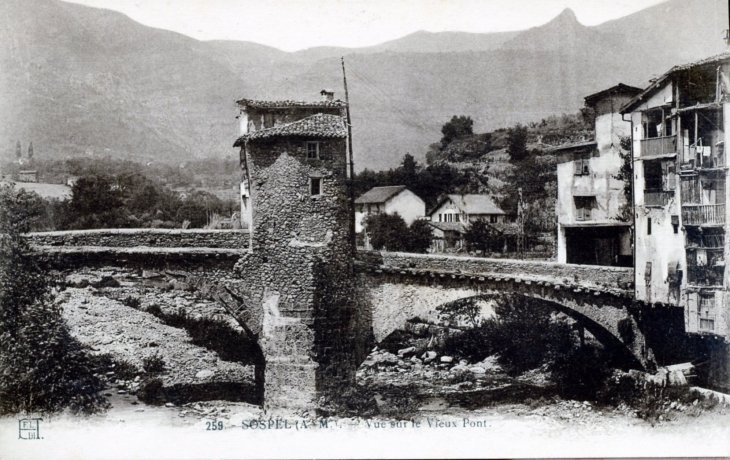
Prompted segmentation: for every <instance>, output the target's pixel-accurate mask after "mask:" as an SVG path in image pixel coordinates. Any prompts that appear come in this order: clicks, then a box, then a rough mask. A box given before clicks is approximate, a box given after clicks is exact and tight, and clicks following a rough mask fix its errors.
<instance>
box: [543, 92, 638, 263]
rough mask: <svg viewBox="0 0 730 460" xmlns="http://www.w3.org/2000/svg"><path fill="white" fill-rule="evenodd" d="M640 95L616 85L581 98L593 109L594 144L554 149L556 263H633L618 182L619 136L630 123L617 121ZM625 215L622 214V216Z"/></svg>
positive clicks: (621, 187) (627, 132) (626, 133)
mask: <svg viewBox="0 0 730 460" xmlns="http://www.w3.org/2000/svg"><path fill="white" fill-rule="evenodd" d="M641 92H642V90H641V89H640V88H634V87H633V86H628V85H624V84H622V83H619V84H618V85H615V86H612V87H611V88H608V89H605V90H603V91H600V92H598V93H595V94H591V95H590V96H586V98H585V105H586V107H588V108H591V109H593V110H594V111H595V125H594V129H595V141H590V142H581V143H577V144H572V145H566V146H562V147H558V148H556V149H554V153H555V154H556V157H557V158H558V165H557V173H558V200H557V203H556V214H557V216H558V262H559V263H571V264H585V265H621V266H630V265H631V264H632V263H633V260H632V251H631V224H632V222H631V220H632V219H631V215H630V214H631V212H630V211H631V209H630V207H629V208H628V210H627V211H623V210H624V209H625V208H626V205H627V202H626V197H625V196H624V187H625V185H626V182H624V181H623V180H619V172H620V170H621V166H622V164H623V159H622V157H621V153H620V144H621V138H622V137H624V136H630V135H631V124H630V123H627V122H625V121H623V119H622V118H621V114H620V113H619V109H620V108H621V106H623V105H624V104H626V103H627V102H629V101H630V100H631V99H632V98H633V97H635V96H636V95H637V94H639V93H641ZM628 179H629V178H628V177H627V178H626V180H628ZM626 212H628V216H627V217H625V216H622V214H625V213H626Z"/></svg>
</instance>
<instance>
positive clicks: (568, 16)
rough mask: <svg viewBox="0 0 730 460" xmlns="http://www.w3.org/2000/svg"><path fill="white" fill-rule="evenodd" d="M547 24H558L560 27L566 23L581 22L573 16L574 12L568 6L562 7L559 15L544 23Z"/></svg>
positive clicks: (575, 23) (576, 23)
mask: <svg viewBox="0 0 730 460" xmlns="http://www.w3.org/2000/svg"><path fill="white" fill-rule="evenodd" d="M546 25H547V26H552V25H559V26H561V27H564V26H566V25H571V26H575V25H579V26H582V25H583V24H581V23H580V21H578V18H577V17H576V16H575V13H574V12H573V10H571V9H570V8H566V9H564V10H563V11H562V12H561V13H560V14H559V15H557V16H555V17H554V18H553V20H552V21H550V22H548V23H547V24H546Z"/></svg>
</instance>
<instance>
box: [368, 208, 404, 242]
mask: <svg viewBox="0 0 730 460" xmlns="http://www.w3.org/2000/svg"><path fill="white" fill-rule="evenodd" d="M364 224H365V228H366V231H367V232H368V235H370V244H371V245H372V246H373V248H374V249H377V250H381V249H385V250H387V251H407V250H408V236H409V235H408V233H409V232H408V225H406V222H405V221H404V220H403V218H402V217H401V216H399V215H398V214H370V215H369V216H367V217H366V218H365V222H364Z"/></svg>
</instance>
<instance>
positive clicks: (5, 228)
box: [0, 186, 108, 415]
mask: <svg viewBox="0 0 730 460" xmlns="http://www.w3.org/2000/svg"><path fill="white" fill-rule="evenodd" d="M18 197H19V194H17V193H16V192H15V191H14V190H13V187H11V186H2V187H0V204H2V206H0V343H2V344H3V346H2V347H0V369H2V372H0V415H4V414H17V413H31V412H40V413H44V412H55V411H59V410H62V409H64V408H66V407H68V408H70V409H71V410H72V411H73V412H87V413H88V412H95V411H98V410H101V409H104V408H105V407H107V406H108V403H107V402H106V400H105V399H104V397H103V396H101V394H100V393H99V392H100V391H101V390H102V389H103V384H102V383H101V381H100V380H99V378H98V377H97V373H98V370H97V369H95V368H94V366H93V365H92V364H91V362H90V360H89V359H88V356H87V355H86V354H85V352H84V350H83V349H82V347H81V344H79V343H78V342H77V341H76V340H74V339H73V337H72V336H71V334H70V333H69V331H68V328H67V326H66V323H65V322H64V319H63V316H62V314H61V311H62V310H61V307H60V306H57V305H54V304H53V302H52V301H51V300H52V299H51V294H50V286H49V278H48V275H47V272H48V270H47V269H46V268H44V267H43V266H42V265H41V264H40V262H39V261H38V258H36V257H34V256H33V255H32V254H31V250H30V247H29V246H28V244H27V243H26V242H25V241H24V239H23V238H22V236H21V235H20V232H22V231H24V230H25V229H27V228H29V227H30V225H31V224H30V222H28V220H29V219H32V218H33V217H32V216H31V215H30V214H32V213H29V214H26V213H22V212H21V213H18V211H17V210H19V209H25V207H26V206H25V203H23V202H21V201H19V200H18Z"/></svg>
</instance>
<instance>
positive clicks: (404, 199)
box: [355, 185, 426, 233]
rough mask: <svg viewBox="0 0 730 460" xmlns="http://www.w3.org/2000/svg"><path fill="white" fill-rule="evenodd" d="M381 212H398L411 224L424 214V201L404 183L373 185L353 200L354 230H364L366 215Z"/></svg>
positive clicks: (358, 231)
mask: <svg viewBox="0 0 730 460" xmlns="http://www.w3.org/2000/svg"><path fill="white" fill-rule="evenodd" d="M381 213H384V214H398V215H399V216H401V217H402V218H403V220H404V221H405V222H406V224H408V225H411V224H412V223H413V221H414V220H416V219H419V218H421V217H423V216H425V215H426V203H425V202H424V201H423V200H422V199H421V198H420V197H419V196H418V195H416V194H415V193H413V192H411V191H410V190H408V189H407V188H406V186H405V185H394V186H388V187H373V188H371V189H370V190H368V191H367V192H365V193H363V194H362V195H361V196H359V197H358V198H357V199H356V200H355V231H356V232H357V233H360V232H362V231H363V230H364V227H363V221H364V220H365V218H366V217H367V216H369V215H371V214H381Z"/></svg>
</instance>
